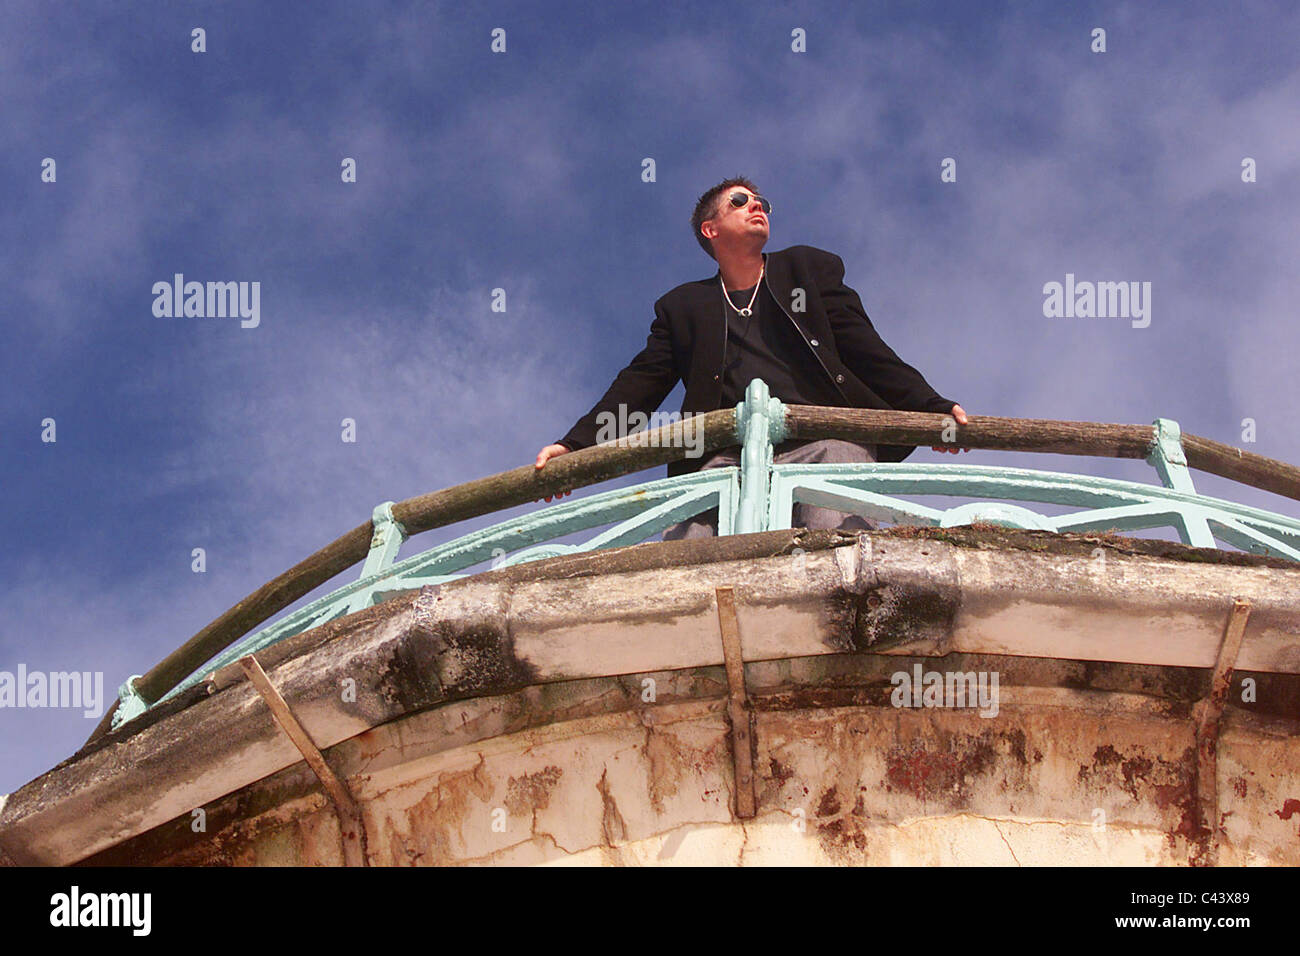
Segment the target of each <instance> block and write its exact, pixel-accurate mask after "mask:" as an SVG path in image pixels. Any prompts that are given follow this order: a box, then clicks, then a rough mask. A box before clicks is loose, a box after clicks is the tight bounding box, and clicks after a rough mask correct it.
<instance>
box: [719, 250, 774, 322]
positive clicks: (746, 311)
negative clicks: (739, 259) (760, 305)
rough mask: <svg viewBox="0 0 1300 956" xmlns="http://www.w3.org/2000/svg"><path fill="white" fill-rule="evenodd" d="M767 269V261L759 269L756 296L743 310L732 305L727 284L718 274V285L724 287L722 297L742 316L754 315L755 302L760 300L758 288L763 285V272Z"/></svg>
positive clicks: (752, 297)
mask: <svg viewBox="0 0 1300 956" xmlns="http://www.w3.org/2000/svg"><path fill="white" fill-rule="evenodd" d="M766 268H767V262H766V261H765V262H764V263H763V264H762V265H761V266H760V267H759V269H758V281H757V282H755V283H754V294H753V295H751V296H750V297H749V305H747V306H745V307H744V308H743V309H737V308H736V306H735V305H734V304H733V303H732V301H731V296H729V295H728V294H727V284H726V283H725V282H723V281H722V274H721V273H718V285H720V286H722V297H723V298H724V299H726V300H727V305H730V306H731V308H732V309H733V310H734V311H736V312H739V313H740V314H741V315H753V314H754V300H755V299H757V298H758V287H759V286H760V285H762V284H763V270H764V269H766Z"/></svg>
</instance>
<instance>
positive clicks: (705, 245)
mask: <svg viewBox="0 0 1300 956" xmlns="http://www.w3.org/2000/svg"><path fill="white" fill-rule="evenodd" d="M732 186H744V187H745V188H746V189H748V190H749V191H750V192H751V193H753V194H755V195H758V187H757V186H755V185H754V184H753V183H751V182H750V181H749V180H748V179H746V178H745V177H744V176H733V177H732V178H731V179H724V180H723V181H722V182H720V183H718V185H716V186H714V187H713V188H711V189H709V190H707V191H706V192H705V193H704V195H703V196H701V197H700V199H699V202H697V203H696V204H695V212H693V213H691V231H692V232H694V233H695V241H696V242H698V243H699V244H700V248H701V249H703V250H704V251H705V252H707V253H708V254H709V258H710V259H714V260H716V259H717V258H718V257H717V256H715V255H714V254H713V243H712V242H710V241H709V240H708V239H707V238H706V237H705V235H704V233H702V232H700V226H702V225H704V220H706V219H716V218H717V214H718V208H717V207H718V197H720V196H721V195H722V194H723V193H724V192H726V191H727V190H728V189H730V188H731V187H732Z"/></svg>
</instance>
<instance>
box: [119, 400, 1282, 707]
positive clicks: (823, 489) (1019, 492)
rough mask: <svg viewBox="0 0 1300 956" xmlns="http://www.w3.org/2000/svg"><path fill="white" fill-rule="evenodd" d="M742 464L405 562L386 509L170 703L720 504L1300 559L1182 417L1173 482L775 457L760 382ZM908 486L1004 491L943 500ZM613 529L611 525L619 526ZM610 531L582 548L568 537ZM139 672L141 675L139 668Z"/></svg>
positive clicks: (771, 418)
mask: <svg viewBox="0 0 1300 956" xmlns="http://www.w3.org/2000/svg"><path fill="white" fill-rule="evenodd" d="M735 437H736V442H737V444H739V445H740V446H741V448H742V450H741V456H740V461H741V463H740V466H739V467H731V468H714V469H707V470H704V471H700V472H697V473H695V474H690V475H682V476H678V477H674V478H665V479H660V480H658V481H650V482H645V483H643V484H639V485H635V486H632V487H628V488H619V489H617V490H615V491H607V492H603V493H600V494H595V495H591V496H590V497H586V498H581V499H578V500H576V501H569V502H564V503H559V504H555V505H552V506H550V507H548V508H544V509H541V510H539V511H537V512H535V513H532V514H527V515H523V516H520V517H517V518H512V519H510V520H509V521H504V522H501V523H499V524H496V525H493V526H491V527H488V528H483V529H480V530H478V531H474V532H472V533H470V534H467V535H465V536H463V537H461V538H457V539H456V540H454V541H450V542H447V543H444V544H440V545H438V546H437V547H434V548H431V549H429V550H427V551H425V552H423V553H421V554H417V555H413V556H411V557H408V558H406V559H405V560H402V561H397V560H396V558H397V552H398V549H399V548H400V547H401V544H402V543H403V542H404V541H405V540H406V532H405V529H404V528H403V527H402V525H401V524H400V523H399V522H398V521H397V520H396V519H395V518H394V517H393V512H392V505H393V502H385V503H383V504H381V505H379V506H378V507H376V508H375V509H374V515H373V528H374V531H373V537H372V539H371V543H370V551H369V553H368V556H367V558H366V561H365V564H364V566H363V568H362V571H361V576H360V578H359V579H358V580H356V581H354V582H352V583H351V584H348V585H345V586H344V587H341V588H339V589H337V590H335V591H333V592H331V593H330V594H327V595H326V596H324V597H322V598H319V599H318V600H315V601H313V602H311V603H310V604H308V605H306V606H305V607H302V608H299V609H298V610H296V611H293V612H292V613H290V614H288V615H286V616H285V617H283V618H281V619H280V620H278V621H276V622H275V623H273V624H271V625H269V626H267V627H264V628H262V629H261V630H259V631H257V632H255V633H252V634H249V635H247V636H246V637H244V638H243V639H242V640H240V641H238V642H237V643H235V644H233V645H231V646H230V647H229V648H227V649H226V650H225V651H223V652H221V653H220V654H218V655H217V656H216V657H214V658H212V659H211V660H209V661H208V662H207V663H205V664H204V665H203V667H202V668H200V669H199V670H197V671H195V672H194V673H192V674H191V675H190V676H189V677H188V678H186V679H185V680H183V681H182V682H181V683H180V684H178V685H177V686H176V687H175V688H173V689H172V690H171V691H170V692H169V693H167V695H166V696H165V697H163V698H162V699H164V700H165V699H167V698H168V697H171V696H173V695H175V694H177V693H179V692H181V691H182V690H184V689H185V688H187V687H190V686H192V685H193V684H196V683H198V682H199V681H201V680H202V679H203V676H204V675H206V674H209V673H211V672H212V671H214V670H216V669H217V668H220V667H223V666H225V665H227V664H230V663H233V662H234V661H236V660H238V659H239V658H240V657H243V656H244V655H246V654H250V653H253V652H255V651H259V650H262V649H263V648H266V647H269V646H271V645H272V644H275V643H276V642H277V641H281V640H284V639H285V638H287V637H290V636H292V635H294V634H299V633H302V632H303V631H306V630H308V629H310V628H313V627H316V626H317V625H320V624H323V623H325V622H326V621H329V620H332V619H334V618H337V617H341V616H343V615H345V614H351V613H353V612H355V611H358V610H361V609H363V608H366V607H369V606H371V605H373V604H377V603H379V602H380V601H383V600H384V599H385V598H387V597H389V596H391V595H393V594H397V593H400V592H402V591H409V590H412V589H415V588H420V587H423V586H425V585H437V584H441V583H443V582H444V581H450V580H453V579H456V578H460V577H464V576H466V574H468V573H470V570H469V569H472V568H473V567H474V566H475V565H478V564H481V563H483V562H484V561H491V562H492V567H493V568H494V569H495V568H500V567H507V566H510V565H515V564H521V563H523V562H526V561H535V560H538V559H541V558H549V557H554V556H556V555H562V554H572V553H574V552H580V551H595V550H599V549H602V548H617V547H622V546H625V545H631V544H637V543H639V542H642V541H646V540H648V539H650V538H651V537H653V536H655V535H658V534H659V533H660V532H662V531H664V530H665V529H667V528H668V527H669V526H671V525H673V524H676V523H677V522H679V521H682V520H684V519H686V518H689V517H691V516H692V515H695V514H698V513H699V512H701V511H704V510H707V509H709V508H713V507H716V508H717V509H718V515H719V528H718V533H719V534H746V533H750V532H757V531H766V530H774V529H779V528H788V527H790V518H791V513H792V508H793V506H794V504H796V503H807V504H812V505H817V506H821V507H826V508H832V509H835V510H839V511H844V512H848V513H851V514H858V515H862V516H863V517H866V518H871V519H874V520H877V521H883V522H890V523H895V524H919V525H930V526H938V527H952V526H955V525H965V524H970V523H971V522H974V521H985V522H989V523H992V524H998V525H1003V526H1006V527H1013V528H1037V529H1042V530H1048V531H1096V530H1104V529H1113V530H1117V531H1140V530H1149V529H1155V528H1172V529H1173V530H1174V531H1176V532H1177V534H1178V536H1179V538H1180V539H1181V540H1182V541H1183V542H1184V543H1186V544H1191V545H1196V546H1199V547H1217V544H1216V541H1221V542H1224V543H1226V544H1229V545H1231V546H1233V547H1235V548H1239V549H1241V550H1243V551H1249V552H1253V553H1256V554H1265V555H1275V556H1280V557H1284V558H1289V559H1291V560H1293V561H1300V521H1297V520H1296V519H1293V518H1289V517H1286V516H1283V515H1278V514H1274V513H1272V512H1267V511H1263V510H1260V509H1257V508H1251V507H1247V506H1245V505H1241V504H1237V503H1235V502H1232V501H1226V500H1223V499H1219V498H1210V497H1206V496H1204V495H1200V494H1197V492H1196V490H1195V488H1194V487H1193V485H1192V479H1191V475H1190V473H1189V471H1188V467H1187V459H1186V457H1185V456H1184V454H1183V447H1182V441H1181V436H1180V431H1179V427H1178V423H1177V422H1174V421H1171V420H1169V419H1164V418H1161V419H1157V420H1156V421H1155V423H1154V427H1153V431H1152V438H1151V445H1150V453H1149V454H1148V456H1147V461H1148V463H1150V464H1151V465H1152V466H1153V467H1154V468H1155V469H1156V472H1157V474H1158V476H1159V478H1160V480H1161V484H1160V485H1145V484H1140V483H1138V482H1131V481H1120V480H1115V479H1109V478H1098V477H1092V476H1087V475H1074V474H1065V473H1059V472H1049V471H1036V470H1031V469H1021V468H1001V467H990V466H978V465H960V464H943V463H934V464H924V465H918V464H912V465H909V464H906V463H901V462H900V463H888V464H886V463H857V464H834V465H816V464H814V465H785V464H773V448H774V446H775V445H777V444H778V443H780V442H781V441H783V440H784V439H785V438H786V423H785V408H784V406H783V404H782V403H781V402H780V401H779V400H777V399H775V398H773V397H771V396H770V395H769V393H768V389H767V385H766V384H765V383H764V382H763V381H761V380H758V379H755V380H754V381H753V382H751V383H750V385H749V389H748V390H747V392H746V396H745V401H744V402H742V403H740V404H739V405H738V406H737V407H736V436H735ZM901 495H912V496H918V495H931V496H933V495H942V496H949V497H961V498H977V499H1001V500H980V501H977V502H975V503H970V504H962V505H958V506H955V507H952V508H949V509H946V510H945V509H936V508H932V507H928V506H925V505H922V504H919V503H916V502H913V501H909V500H907V499H906V498H904V497H900V496H901ZM1007 500H1010V501H1029V502H1037V503H1040V504H1048V503H1050V504H1055V505H1065V506H1069V507H1073V508H1075V509H1077V510H1074V511H1071V512H1069V513H1068V514H1060V515H1051V516H1049V515H1044V514H1040V513H1038V512H1035V511H1032V510H1030V509H1028V508H1025V507H1023V506H1021V505H1016V504H1007V503H1006V501H1007ZM611 524H612V526H611V527H605V526H606V525H611ZM594 528H604V530H602V531H600V532H599V533H597V534H596V535H594V536H593V537H591V538H590V539H588V540H586V541H584V542H583V543H581V544H563V543H559V542H557V541H556V539H558V538H562V537H565V536H567V535H571V534H578V533H581V532H584V531H590V530H592V529H594ZM137 676H138V675H137ZM135 679H136V677H132V678H131V679H130V680H128V681H127V682H126V683H125V684H123V685H122V688H121V689H120V691H119V693H118V696H119V704H118V707H117V711H116V713H115V714H114V715H113V726H114V727H117V726H120V725H121V724H122V723H124V722H126V721H128V720H130V719H131V718H132V717H135V716H137V715H139V714H141V713H143V712H144V711H145V710H146V709H147V708H148V706H149V705H148V703H147V702H146V701H145V700H144V699H143V698H142V697H140V696H139V695H138V694H137V693H136V690H135V688H134V686H133V683H132V682H133V681H134V680H135Z"/></svg>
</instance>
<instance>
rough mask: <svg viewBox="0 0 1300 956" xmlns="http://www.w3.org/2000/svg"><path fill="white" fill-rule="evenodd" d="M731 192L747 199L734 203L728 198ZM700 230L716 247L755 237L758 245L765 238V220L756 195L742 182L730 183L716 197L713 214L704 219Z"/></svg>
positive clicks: (742, 243)
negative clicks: (715, 207) (716, 202)
mask: <svg viewBox="0 0 1300 956" xmlns="http://www.w3.org/2000/svg"><path fill="white" fill-rule="evenodd" d="M734 193H740V194H742V195H743V196H744V197H745V198H746V200H748V201H747V202H746V203H745V204H744V205H743V206H736V205H734V204H733V203H732V200H731V197H732V195H733V194H734ZM700 231H701V232H702V233H703V234H704V236H705V237H706V238H708V239H710V240H712V242H713V244H714V247H715V249H716V247H717V246H719V245H727V246H735V245H737V244H739V245H744V244H746V241H749V242H753V241H758V243H759V245H760V246H761V245H762V244H763V243H764V242H766V241H767V238H768V221H767V216H766V215H765V214H764V212H763V205H762V203H761V201H760V200H759V198H758V196H757V195H755V194H754V193H752V192H750V191H749V190H748V189H746V188H745V187H744V186H729V187H727V188H726V189H725V190H723V192H722V195H720V196H719V197H718V207H717V211H716V212H715V213H714V214H713V218H712V219H706V220H704V222H703V223H701V225H700Z"/></svg>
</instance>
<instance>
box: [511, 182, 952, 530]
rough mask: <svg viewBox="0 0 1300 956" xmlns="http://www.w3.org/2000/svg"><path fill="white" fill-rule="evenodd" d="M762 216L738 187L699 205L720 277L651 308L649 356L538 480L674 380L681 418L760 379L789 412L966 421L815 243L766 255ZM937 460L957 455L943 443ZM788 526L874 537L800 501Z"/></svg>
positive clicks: (872, 454) (682, 468)
mask: <svg viewBox="0 0 1300 956" xmlns="http://www.w3.org/2000/svg"><path fill="white" fill-rule="evenodd" d="M771 211H772V206H771V204H770V203H769V202H768V201H767V199H765V198H764V197H762V196H761V195H759V193H758V189H757V188H756V187H755V186H754V184H753V183H751V182H750V181H749V180H748V179H745V178H743V177H737V178H733V179H726V180H723V181H722V182H721V183H719V184H718V185H716V186H714V187H713V188H712V189H710V190H708V191H707V192H706V193H704V195H703V196H701V197H700V199H699V202H698V203H696V206H695V212H694V214H693V215H692V217H691V229H692V231H693V233H694V234H695V239H696V241H697V242H699V244H700V246H701V247H702V248H703V249H704V251H705V252H706V253H708V254H709V256H710V257H711V258H713V259H714V260H716V261H717V263H718V271H717V272H716V273H715V274H714V275H713V276H712V277H711V278H709V279H702V280H699V281H696V282H687V283H684V284H683V285H679V286H678V287H677V288H675V289H673V290H672V291H671V292H669V293H667V294H666V295H664V296H663V297H661V298H660V299H659V300H658V301H657V302H656V303H655V307H654V308H655V320H654V322H653V323H652V324H651V326H650V336H649V339H648V340H647V342H646V347H645V348H644V349H642V350H641V352H640V353H638V354H637V356H636V357H635V358H633V359H632V361H631V363H630V364H629V365H628V366H627V368H625V369H623V371H621V372H619V373H618V375H617V377H616V378H615V379H614V382H613V384H612V385H610V387H609V389H608V390H607V391H606V392H605V394H604V396H603V397H602V398H601V399H600V401H599V402H597V403H596V405H595V406H594V407H593V408H592V409H591V411H589V412H588V413H587V414H586V415H584V416H583V417H582V418H580V419H579V420H578V422H577V423H576V424H575V425H574V426H573V427H572V428H571V429H569V432H568V434H566V435H565V436H564V437H563V438H561V439H560V440H559V441H558V442H555V443H554V444H551V445H547V446H546V447H545V448H543V449H542V450H541V451H540V452H538V454H537V461H536V463H535V465H534V467H536V468H537V469H541V468H543V467H545V465H546V462H547V461H549V460H550V459H551V458H554V457H556V456H558V455H563V454H566V453H568V452H570V451H576V450H578V449H580V448H587V447H590V446H591V445H594V444H596V433H597V426H596V423H597V420H598V416H600V415H601V413H602V412H606V413H611V414H613V415H614V416H616V418H615V420H617V421H626V420H627V416H628V415H631V414H632V413H633V412H642V413H643V414H646V415H649V414H650V413H652V412H654V411H655V410H657V409H658V407H659V404H660V403H661V402H662V401H663V400H664V398H666V397H667V395H668V393H669V392H670V391H672V389H673V387H674V386H675V385H676V384H677V382H678V381H679V380H681V381H684V382H685V383H686V396H685V398H684V399H683V401H682V415H683V417H685V416H687V415H689V414H695V413H703V412H709V411H713V410H715V409H719V408H728V407H735V405H736V404H737V403H738V402H740V401H741V400H743V398H744V395H745V388H746V386H747V385H748V384H749V382H750V381H751V380H752V379H754V378H762V379H763V380H764V381H765V382H767V384H768V386H769V387H770V389H771V393H772V395H773V396H774V397H776V398H779V399H780V400H781V401H782V402H785V403H787V404H791V405H827V406H836V407H843V408H895V409H905V410H909V411H923V412H942V413H944V414H951V415H952V416H953V418H954V419H955V420H956V421H957V422H958V423H959V424H962V425H965V424H967V421H968V419H967V416H966V412H965V410H964V409H963V408H962V407H961V406H960V405H958V404H957V403H955V402H953V401H951V400H950V399H946V398H943V397H942V396H940V395H939V394H938V393H937V392H936V391H935V390H934V389H933V388H931V387H930V384H929V383H928V382H926V380H925V379H924V378H923V377H922V376H921V373H920V372H918V371H917V370H916V369H914V368H912V366H910V365H908V364H907V363H906V362H904V361H903V360H902V359H900V358H899V357H898V356H897V355H896V354H894V352H893V350H891V349H890V348H889V346H887V345H886V344H885V343H884V342H883V341H882V340H881V338H880V336H879V335H877V334H876V331H875V329H874V328H873V327H872V325H871V320H870V319H869V318H867V314H866V312H865V310H864V309H863V307H862V302H861V300H860V299H859V298H858V294H857V293H856V292H854V291H853V290H852V289H850V288H849V287H848V286H846V285H845V284H844V263H843V262H842V261H841V260H840V257H839V256H837V255H835V254H833V253H830V252H826V251H824V250H821V249H815V248H813V247H812V246H791V247H790V248H789V249H783V250H781V251H780V252H773V253H769V254H765V253H764V252H763V246H764V245H765V244H766V242H767V239H768V233H769V222H768V217H769V215H770V214H771ZM620 405H622V406H623V409H624V411H623V414H622V415H620V414H619V406H620ZM914 449H915V446H913V445H880V446H878V447H877V446H874V445H861V444H857V443H855V442H848V441H840V440H838V439H821V440H817V441H811V442H808V441H787V442H783V443H782V444H780V445H777V446H776V448H775V449H774V456H773V459H774V461H776V462H796V461H797V462H832V461H902V460H903V459H904V458H906V457H907V456H908V455H910V454H911V453H912V451H913V450H914ZM934 450H935V451H950V452H952V453H953V454H957V453H958V451H959V449H958V448H956V447H944V446H934ZM960 450H961V451H966V450H968V449H964V448H963V449H960ZM738 461H739V449H725V450H723V451H721V452H718V453H717V454H715V455H713V456H711V457H710V458H709V460H708V461H706V462H701V461H700V460H699V459H690V458H687V459H684V460H682V461H677V462H672V463H670V464H669V465H668V475H669V476H670V477H671V476H673V475H679V474H687V473H689V472H693V471H698V470H700V469H701V468H716V467H722V466H725V465H734V464H737V463H738ZM567 494H569V492H568V491H564V492H562V493H561V494H560V495H554V496H547V498H546V499H545V500H547V501H550V500H551V498H552V497H555V498H559V497H561V495H567ZM716 514H717V509H716V508H715V509H712V510H711V511H710V512H707V513H705V514H703V515H699V516H696V518H694V519H692V520H690V521H685V522H682V523H680V524H678V525H674V526H673V527H672V528H669V529H668V530H667V531H666V532H664V540H673V539H675V538H682V537H699V536H703V535H708V534H715V533H716V521H717V519H716ZM791 523H792V524H793V525H794V526H795V527H808V528H834V527H841V528H846V529H860V528H874V527H875V524H874V522H870V521H866V520H864V519H862V518H860V517H857V516H848V517H846V516H845V515H844V514H843V513H841V512H836V511H832V510H831V509H826V508H816V507H813V506H810V505H804V504H797V505H796V506H795V513H794V514H793V515H792V522H791Z"/></svg>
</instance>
